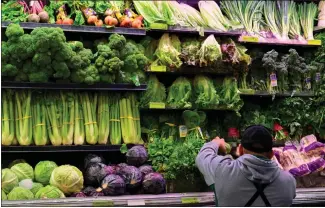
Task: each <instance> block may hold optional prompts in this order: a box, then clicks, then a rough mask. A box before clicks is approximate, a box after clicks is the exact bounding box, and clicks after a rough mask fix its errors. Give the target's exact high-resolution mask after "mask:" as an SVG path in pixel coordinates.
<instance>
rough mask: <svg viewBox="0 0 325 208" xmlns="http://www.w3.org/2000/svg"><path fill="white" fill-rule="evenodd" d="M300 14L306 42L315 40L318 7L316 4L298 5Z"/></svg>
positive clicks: (305, 3)
mask: <svg viewBox="0 0 325 208" xmlns="http://www.w3.org/2000/svg"><path fill="white" fill-rule="evenodd" d="M298 14H299V19H300V23H301V27H302V31H303V33H304V38H305V39H306V40H314V34H313V30H314V19H315V17H316V15H317V5H316V4H314V3H312V2H311V3H307V2H304V3H303V4H299V5H298Z"/></svg>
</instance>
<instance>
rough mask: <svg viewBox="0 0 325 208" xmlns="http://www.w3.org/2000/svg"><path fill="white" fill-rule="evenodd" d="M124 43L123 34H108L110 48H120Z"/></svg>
mask: <svg viewBox="0 0 325 208" xmlns="http://www.w3.org/2000/svg"><path fill="white" fill-rule="evenodd" d="M125 44H126V39H125V37H124V36H123V35H119V34H117V33H114V34H112V35H110V36H109V38H108V46H109V47H110V48H111V49H115V50H122V49H123V47H124V45H125Z"/></svg>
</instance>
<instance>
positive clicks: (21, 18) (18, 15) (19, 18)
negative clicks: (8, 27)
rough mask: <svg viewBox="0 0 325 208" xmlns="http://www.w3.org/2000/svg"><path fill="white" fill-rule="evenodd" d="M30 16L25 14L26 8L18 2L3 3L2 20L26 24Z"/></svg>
mask: <svg viewBox="0 0 325 208" xmlns="http://www.w3.org/2000/svg"><path fill="white" fill-rule="evenodd" d="M27 16H28V14H26V13H25V12H24V7H23V6H22V5H20V4H18V2H16V1H7V2H6V3H1V19H2V21H10V22H25V21H26V19H27Z"/></svg>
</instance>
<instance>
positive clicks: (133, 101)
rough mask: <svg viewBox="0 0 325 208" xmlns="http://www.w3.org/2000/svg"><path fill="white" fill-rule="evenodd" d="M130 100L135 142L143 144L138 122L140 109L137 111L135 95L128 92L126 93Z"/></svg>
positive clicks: (137, 105) (137, 104)
mask: <svg viewBox="0 0 325 208" xmlns="http://www.w3.org/2000/svg"><path fill="white" fill-rule="evenodd" d="M128 96H129V97H130V100H131V109H132V117H133V123H134V130H135V139H136V143H135V144H143V141H142V139H141V124H140V111H139V103H138V100H137V97H136V95H135V94H134V93H129V95H128Z"/></svg>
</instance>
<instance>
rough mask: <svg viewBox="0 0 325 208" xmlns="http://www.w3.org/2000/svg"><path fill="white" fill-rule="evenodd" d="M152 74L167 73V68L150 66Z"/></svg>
mask: <svg viewBox="0 0 325 208" xmlns="http://www.w3.org/2000/svg"><path fill="white" fill-rule="evenodd" d="M150 71H151V72H166V71H167V69H166V66H150Z"/></svg>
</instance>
